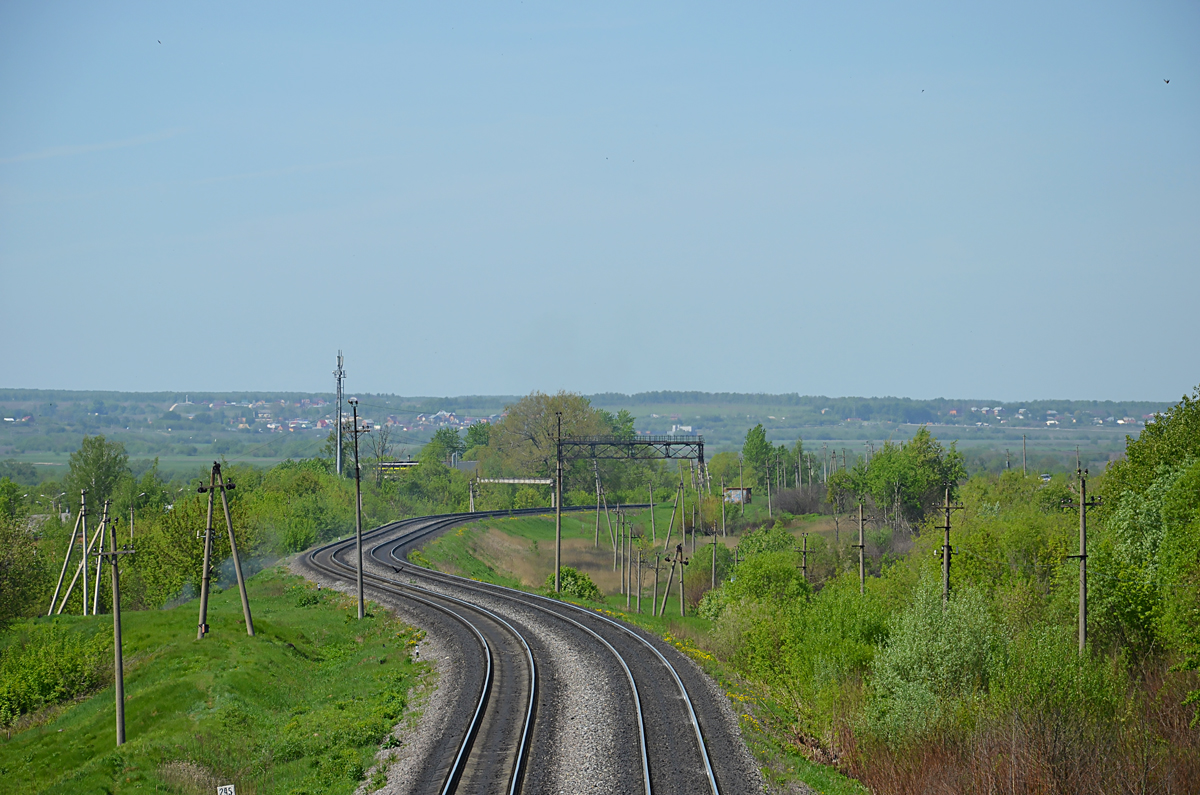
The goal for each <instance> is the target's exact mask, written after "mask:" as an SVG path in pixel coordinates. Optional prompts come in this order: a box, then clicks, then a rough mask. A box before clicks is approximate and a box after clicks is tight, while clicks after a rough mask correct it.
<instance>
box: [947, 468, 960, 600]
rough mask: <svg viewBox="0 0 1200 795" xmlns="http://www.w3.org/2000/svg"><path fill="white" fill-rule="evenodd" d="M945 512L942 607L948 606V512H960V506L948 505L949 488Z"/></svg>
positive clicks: (949, 552)
mask: <svg viewBox="0 0 1200 795" xmlns="http://www.w3.org/2000/svg"><path fill="white" fill-rule="evenodd" d="M943 509H944V510H945V511H946V523H945V524H944V525H942V529H943V530H944V531H945V533H946V536H945V540H944V541H943V542H942V607H943V608H944V607H946V606H947V605H949V604H950V554H951V551H950V512H951V511H958V510H962V505H958V504H956V505H951V504H950V487H949V486H947V487H946V503H945V505H944V506H943Z"/></svg>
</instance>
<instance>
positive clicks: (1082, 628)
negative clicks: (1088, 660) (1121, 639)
mask: <svg viewBox="0 0 1200 795" xmlns="http://www.w3.org/2000/svg"><path fill="white" fill-rule="evenodd" d="M1076 474H1078V475H1079V503H1078V506H1076V505H1071V504H1070V502H1069V501H1068V503H1067V504H1068V505H1070V507H1072V508H1074V507H1078V508H1079V554H1078V555H1068V556H1067V557H1069V558H1078V559H1079V653H1080V654H1083V652H1084V651H1085V650H1086V648H1087V509H1088V508H1095V507H1097V506H1099V505H1102V504H1103V503H1102V502H1101V501H1100V500H1099V499H1098V498H1096V497H1092V498H1091V499H1088V496H1087V476H1088V471H1087V470H1086V469H1077V470H1076Z"/></svg>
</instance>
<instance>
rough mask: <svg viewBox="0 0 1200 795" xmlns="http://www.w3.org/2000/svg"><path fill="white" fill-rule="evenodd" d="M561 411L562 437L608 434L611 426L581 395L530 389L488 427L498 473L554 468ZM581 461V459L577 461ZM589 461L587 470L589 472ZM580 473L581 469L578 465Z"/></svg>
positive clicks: (539, 473) (548, 471) (536, 472)
mask: <svg viewBox="0 0 1200 795" xmlns="http://www.w3.org/2000/svg"><path fill="white" fill-rule="evenodd" d="M555 412H562V432H563V436H598V435H603V434H609V433H612V425H611V424H610V423H609V422H608V421H607V420H606V419H605V417H604V416H603V414H602V413H601V412H600V411H598V410H596V409H595V408H593V407H592V404H591V402H590V401H588V399H587V398H585V397H583V396H582V395H577V394H574V393H570V392H559V393H558V394H556V395H547V394H544V393H542V392H533V393H532V394H529V395H526V396H525V397H523V398H521V399H520V400H519V401H517V402H516V403H514V404H513V405H511V406H508V407H507V415H506V416H505V417H504V419H502V420H500V422H498V423H496V425H495V427H493V428H492V431H491V436H490V439H489V441H488V446H489V448H490V449H491V450H492V451H494V453H495V454H496V457H495V459H494V461H495V462H496V463H497V464H498V465H499V468H500V469H501V470H502V474H511V475H531V476H542V477H548V476H550V475H552V474H553V472H554V468H555V460H556V458H555V456H556V446H555V434H556V433H557V417H556V414H555ZM581 463H582V462H581ZM590 469H591V467H590V464H589V465H588V467H587V470H588V471H590ZM580 472H583V469H582V468H580Z"/></svg>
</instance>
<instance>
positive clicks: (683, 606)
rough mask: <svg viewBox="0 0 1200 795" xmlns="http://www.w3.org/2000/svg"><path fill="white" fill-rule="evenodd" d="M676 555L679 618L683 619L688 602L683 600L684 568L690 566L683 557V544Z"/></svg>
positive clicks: (678, 547) (677, 548)
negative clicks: (677, 560) (677, 564)
mask: <svg viewBox="0 0 1200 795" xmlns="http://www.w3.org/2000/svg"><path fill="white" fill-rule="evenodd" d="M675 554H676V555H677V556H678V557H679V617H680V618H683V617H684V616H686V615H687V601H686V600H685V599H684V598H683V567H684V566H686V565H688V561H687V558H685V557H684V556H683V544H680V545H679V546H677V547H675Z"/></svg>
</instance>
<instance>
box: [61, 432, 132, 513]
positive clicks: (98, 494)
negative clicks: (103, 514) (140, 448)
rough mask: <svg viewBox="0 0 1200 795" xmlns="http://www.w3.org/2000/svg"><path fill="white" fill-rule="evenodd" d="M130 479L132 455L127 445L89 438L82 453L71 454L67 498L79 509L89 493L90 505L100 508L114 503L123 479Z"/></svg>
mask: <svg viewBox="0 0 1200 795" xmlns="http://www.w3.org/2000/svg"><path fill="white" fill-rule="evenodd" d="M127 475H129V454H128V453H126V452H125V445H123V444H121V443H120V442H110V441H108V440H107V439H105V438H104V437H103V436H85V437H83V441H82V442H81V443H80V445H79V449H78V450H76V451H75V452H73V453H71V463H70V469H69V470H68V472H67V477H66V479H65V481H64V485H65V486H66V492H67V498H68V499H70V500H73V501H74V504H75V505H76V506H78V504H79V502H78V500H79V492H80V490H81V489H87V492H88V502H89V503H90V504H91V505H94V506H96V507H99V506H101V505H103V504H104V501H105V500H107V499H110V498H111V497H112V496H113V494H114V492H115V491H116V488H117V484H118V483H119V482H120V480H121V478H122V477H124V476H127Z"/></svg>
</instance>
